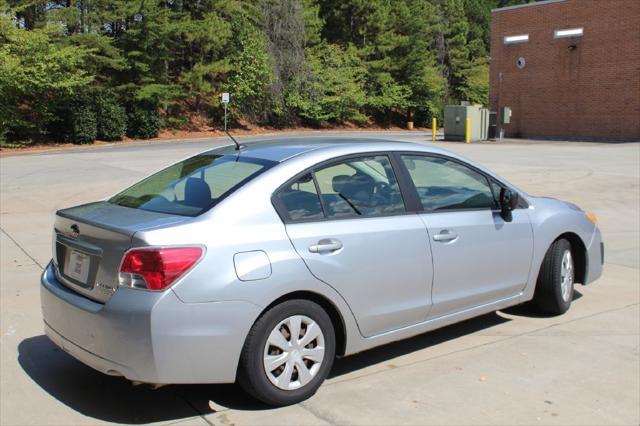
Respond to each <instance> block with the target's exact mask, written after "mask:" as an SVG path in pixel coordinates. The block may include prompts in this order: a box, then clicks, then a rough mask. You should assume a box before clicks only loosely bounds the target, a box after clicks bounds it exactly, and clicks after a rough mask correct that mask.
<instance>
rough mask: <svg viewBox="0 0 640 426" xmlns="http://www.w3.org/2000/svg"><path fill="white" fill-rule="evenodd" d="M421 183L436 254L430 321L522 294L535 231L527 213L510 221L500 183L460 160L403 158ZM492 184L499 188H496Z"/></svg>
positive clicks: (424, 217)
mask: <svg viewBox="0 0 640 426" xmlns="http://www.w3.org/2000/svg"><path fill="white" fill-rule="evenodd" d="M401 159H402V164H404V165H405V166H406V169H407V171H408V174H409V176H410V178H411V182H412V183H413V184H414V185H415V188H416V191H417V193H418V198H419V199H420V202H421V204H422V206H423V209H424V212H423V213H421V214H420V215H419V216H420V218H421V219H422V220H423V221H424V223H425V225H426V227H427V230H428V233H429V236H430V239H431V247H432V254H433V265H434V266H433V268H434V271H433V273H434V279H433V291H432V302H433V308H432V310H431V312H430V314H429V317H430V318H436V317H439V316H443V315H448V314H452V313H455V312H459V311H462V310H465V309H469V308H473V307H475V306H480V305H483V304H487V303H490V302H494V301H497V300H501V299H505V298H509V297H512V296H517V295H518V294H519V293H520V292H521V291H522V290H523V289H524V287H525V285H526V282H527V279H528V277H529V269H530V266H531V256H532V252H533V233H532V229H531V224H530V222H529V216H528V214H527V212H526V209H522V208H520V209H516V210H514V211H513V212H512V213H513V214H512V218H513V219H512V221H510V222H505V221H504V220H503V219H502V217H501V215H500V212H499V210H498V209H497V200H496V195H495V193H496V190H497V189H498V188H499V186H498V185H499V184H498V183H497V182H495V180H493V179H491V180H490V178H489V177H487V176H486V175H484V174H483V173H481V172H480V171H478V170H475V169H473V168H472V167H470V166H469V165H467V164H464V163H462V162H460V161H458V160H454V159H451V158H446V157H441V156H424V155H401ZM492 185H493V186H494V188H492Z"/></svg>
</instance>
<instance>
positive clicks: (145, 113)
mask: <svg viewBox="0 0 640 426" xmlns="http://www.w3.org/2000/svg"><path fill="white" fill-rule="evenodd" d="M127 115H128V123H127V136H129V137H130V138H140V139H150V138H155V137H156V136H158V132H159V131H160V124H161V122H160V112H159V111H158V108H157V107H156V106H154V105H150V104H134V105H131V106H130V107H129V112H128V114H127Z"/></svg>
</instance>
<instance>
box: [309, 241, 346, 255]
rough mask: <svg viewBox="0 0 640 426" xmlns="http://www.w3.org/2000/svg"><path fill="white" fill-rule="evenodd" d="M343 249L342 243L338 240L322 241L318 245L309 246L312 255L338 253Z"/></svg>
mask: <svg viewBox="0 0 640 426" xmlns="http://www.w3.org/2000/svg"><path fill="white" fill-rule="evenodd" d="M341 248H342V243H341V242H340V241H338V240H334V239H333V238H327V239H322V240H320V241H318V244H314V245H312V246H309V251H310V252H311V253H327V252H333V251H338V250H340V249H341Z"/></svg>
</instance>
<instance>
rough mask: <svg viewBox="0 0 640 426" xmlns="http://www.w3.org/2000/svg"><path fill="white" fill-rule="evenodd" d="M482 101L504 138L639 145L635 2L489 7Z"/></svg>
mask: <svg viewBox="0 0 640 426" xmlns="http://www.w3.org/2000/svg"><path fill="white" fill-rule="evenodd" d="M489 98H490V100H489V103H490V108H491V110H492V111H498V110H499V108H500V107H503V106H508V107H511V110H512V116H511V122H510V123H509V124H505V125H503V126H502V128H503V130H504V132H505V135H506V136H511V137H531V138H567V139H606V140H620V141H622V140H640V0H547V1H541V2H538V3H530V4H525V5H521V6H512V7H505V8H501V9H494V10H493V11H492V29H491V71H490V86H489ZM499 121H500V120H499ZM498 129H500V124H498Z"/></svg>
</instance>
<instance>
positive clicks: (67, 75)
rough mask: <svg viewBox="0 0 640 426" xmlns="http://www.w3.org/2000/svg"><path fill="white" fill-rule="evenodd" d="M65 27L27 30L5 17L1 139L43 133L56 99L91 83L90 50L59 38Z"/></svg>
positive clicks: (0, 51) (1, 24)
mask: <svg viewBox="0 0 640 426" xmlns="http://www.w3.org/2000/svg"><path fill="white" fill-rule="evenodd" d="M61 35H62V32H61V29H60V28H55V27H47V28H44V29H34V30H31V31H26V30H23V29H19V28H17V27H16V26H15V25H14V23H13V22H12V21H11V19H10V18H8V17H7V16H3V15H0V97H1V98H2V102H0V137H3V138H6V139H7V140H9V141H16V140H21V139H22V140H24V139H30V138H33V137H38V136H40V135H41V134H42V132H43V131H44V129H45V127H46V125H47V123H48V122H50V121H51V119H52V118H53V112H52V111H53V107H54V105H55V102H56V101H57V100H59V99H62V98H64V97H65V96H68V95H71V94H73V93H74V92H76V91H77V90H79V89H81V88H83V87H85V86H87V85H89V84H90V83H91V82H92V81H93V80H94V76H93V75H91V74H90V73H88V72H87V71H86V70H85V69H84V63H85V60H86V58H87V56H88V55H89V53H90V51H89V50H87V49H84V48H82V47H72V46H68V45H63V44H60V43H57V42H56V38H57V37H60V36H61Z"/></svg>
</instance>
